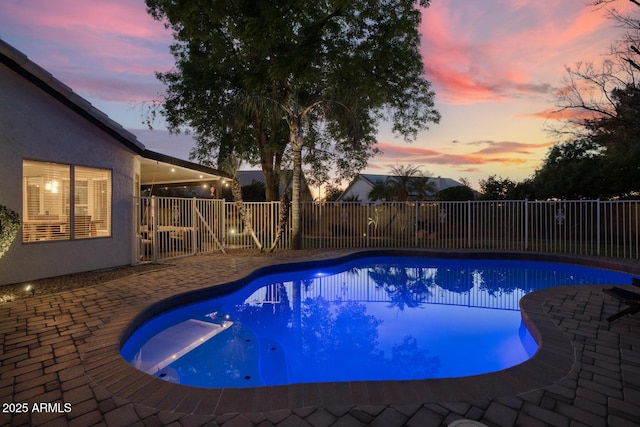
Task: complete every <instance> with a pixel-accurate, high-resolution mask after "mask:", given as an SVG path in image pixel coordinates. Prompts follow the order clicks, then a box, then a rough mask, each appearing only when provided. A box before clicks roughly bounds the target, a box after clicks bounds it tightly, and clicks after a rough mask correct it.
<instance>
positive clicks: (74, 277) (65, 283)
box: [0, 249, 302, 304]
mask: <svg viewBox="0 0 640 427" xmlns="http://www.w3.org/2000/svg"><path fill="white" fill-rule="evenodd" d="M301 252H302V251H301ZM283 253H285V254H286V253H290V252H283V251H276V252H274V253H269V252H267V251H264V252H260V251H258V250H256V249H231V250H229V249H228V250H227V255H224V254H222V253H219V252H214V253H210V254H204V255H198V256H196V257H186V258H181V262H189V261H190V260H191V261H192V262H199V261H200V260H201V258H200V257H203V256H204V257H219V256H220V257H228V256H233V257H278V256H281V255H282V254H283ZM169 266H171V261H170V260H169V261H167V262H164V263H149V264H139V265H134V266H124V267H118V268H112V269H107V270H99V271H89V272H86V273H76V274H69V275H65V276H57V277H51V278H48V279H40V280H33V281H30V282H24V283H16V284H12V285H4V286H0V304H4V303H7V302H11V301H15V300H19V299H23V298H29V297H32V296H37V295H48V294H52V293H56V292H62V291H66V290H69V289H75V288H80V287H83V286H93V285H97V284H100V283H104V282H108V281H110V280H114V279H118V278H121V277H126V276H129V275H132V274H138V273H143V272H145V271H150V270H158V269H161V268H167V267H169Z"/></svg>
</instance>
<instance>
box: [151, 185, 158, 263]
mask: <svg viewBox="0 0 640 427" xmlns="http://www.w3.org/2000/svg"><path fill="white" fill-rule="evenodd" d="M156 202H157V200H156V196H151V226H152V227H153V228H152V232H153V245H152V246H153V262H158V249H159V245H158V238H159V237H160V235H159V234H158V203H156Z"/></svg>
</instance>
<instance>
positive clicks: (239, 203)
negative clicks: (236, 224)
mask: <svg viewBox="0 0 640 427" xmlns="http://www.w3.org/2000/svg"><path fill="white" fill-rule="evenodd" d="M231 193H232V194H233V202H234V204H235V206H236V209H237V210H238V213H239V214H240V218H242V223H243V224H244V228H245V229H246V230H247V232H248V233H249V234H250V235H251V238H252V239H253V241H254V242H255V243H256V246H258V249H260V251H262V243H260V240H258V236H256V233H255V232H254V231H253V227H252V226H251V217H250V216H249V212H247V210H246V209H245V207H244V202H243V200H242V187H240V181H238V178H233V179H232V180H231Z"/></svg>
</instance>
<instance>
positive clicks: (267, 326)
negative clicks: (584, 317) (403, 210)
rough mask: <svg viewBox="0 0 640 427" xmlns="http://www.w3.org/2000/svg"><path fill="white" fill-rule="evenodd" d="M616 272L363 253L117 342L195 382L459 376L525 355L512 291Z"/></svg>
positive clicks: (268, 280) (162, 370) (608, 278)
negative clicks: (361, 255)
mask: <svg viewBox="0 0 640 427" xmlns="http://www.w3.org/2000/svg"><path fill="white" fill-rule="evenodd" d="M630 282H631V276H629V275H627V274H623V273H618V272H613V271H608V270H601V269H593V268H587V267H581V266H575V265H566V264H556V263H543V262H534V261H531V262H522V261H505V260H481V259H465V260H463V259H456V260H451V259H442V258H420V257H365V258H361V259H357V260H355V261H350V262H346V263H343V264H339V265H335V266H333V267H330V268H325V267H323V268H308V269H306V270H301V271H290V272H287V273H278V274H271V275H265V276H263V277H261V278H260V279H257V280H254V281H252V282H251V283H250V284H249V285H247V286H245V287H244V288H242V289H240V290H238V291H236V292H234V293H230V294H227V295H224V296H221V297H217V298H214V299H210V300H207V301H202V302H198V303H194V304H191V305H187V306H183V307H178V308H176V309H174V310H171V311H169V312H166V313H164V314H162V315H160V316H157V317H155V318H153V319H151V320H150V321H148V322H147V323H145V324H144V325H142V327H140V328H139V329H137V330H136V331H135V332H134V333H133V334H132V335H131V337H130V338H129V339H128V340H127V342H126V343H125V345H124V346H123V348H122V350H121V353H122V356H123V357H124V358H125V359H126V360H127V361H128V362H129V363H130V364H132V365H133V366H136V367H137V368H138V369H141V370H143V371H145V372H147V373H149V374H152V375H156V376H158V377H161V378H163V379H165V380H169V381H174V382H180V383H182V384H188V385H192V386H200V387H256V386H267V385H279V384H295V383H312V382H329V381H356V380H405V379H425V378H449V377H461V376H468V375H475V374H482V373H487V372H494V371H498V370H501V369H505V368H508V367H511V366H514V365H516V364H519V363H521V362H523V361H525V360H527V359H528V358H529V357H531V356H532V355H533V354H534V353H535V351H536V349H537V346H536V343H535V341H534V340H533V339H532V337H531V335H529V332H528V331H527V329H526V327H524V325H523V324H522V321H521V315H520V311H519V300H520V298H521V297H522V296H523V295H525V294H527V293H529V292H532V291H534V290H537V289H542V288H547V287H552V286H560V285H580V284H628V283H630Z"/></svg>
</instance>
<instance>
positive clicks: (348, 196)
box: [337, 173, 463, 202]
mask: <svg viewBox="0 0 640 427" xmlns="http://www.w3.org/2000/svg"><path fill="white" fill-rule="evenodd" d="M390 177H391V175H376V174H364V173H363V174H359V175H358V176H357V177H356V178H355V179H354V180H353V181H351V183H350V184H349V186H348V187H347V188H346V190H344V192H343V193H342V194H341V195H340V197H338V199H337V201H353V200H355V201H360V202H367V201H369V192H371V190H372V189H373V187H374V186H375V185H376V183H378V182H385V181H386V180H387V179H388V178H390ZM428 182H429V183H430V184H433V186H434V187H435V192H434V194H433V195H435V193H437V192H438V191H442V190H444V189H446V188H451V187H458V186H461V185H463V184H462V183H460V182H458V181H456V180H454V179H451V178H442V177H437V178H431V177H430V178H429V181H428ZM433 195H432V196H433Z"/></svg>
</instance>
